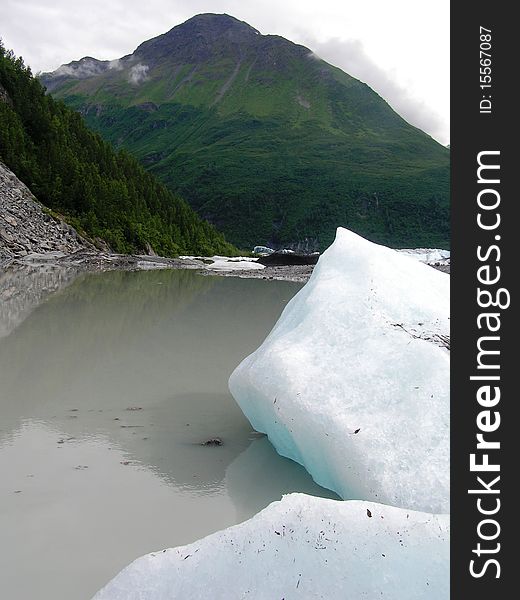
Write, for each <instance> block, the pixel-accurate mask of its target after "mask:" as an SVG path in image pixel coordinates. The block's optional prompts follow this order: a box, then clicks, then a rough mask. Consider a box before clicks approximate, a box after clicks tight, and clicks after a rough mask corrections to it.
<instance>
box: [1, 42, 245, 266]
mask: <svg viewBox="0 0 520 600" xmlns="http://www.w3.org/2000/svg"><path fill="white" fill-rule="evenodd" d="M0 159H1V160H2V161H3V162H4V163H5V164H6V165H7V166H8V167H9V168H10V169H11V170H12V171H13V172H14V173H15V174H16V175H17V176H18V177H19V178H20V179H21V180H22V181H23V182H24V183H25V184H26V185H27V186H28V187H29V188H30V189H31V191H32V192H33V193H34V194H35V195H36V197H37V198H38V199H39V200H40V201H41V202H42V203H43V204H45V205H46V206H47V207H49V208H51V209H54V210H55V211H58V212H60V213H62V214H63V215H64V217H65V218H66V219H67V220H69V222H71V224H73V225H75V226H76V227H79V228H80V229H81V230H83V231H85V232H86V233H87V234H88V235H90V236H91V237H93V238H95V237H99V238H102V239H104V240H105V241H107V242H108V243H109V244H110V246H111V247H112V248H113V249H114V250H116V251H119V252H145V251H149V250H150V248H151V249H153V250H155V252H156V253H159V254H162V255H167V256H172V255H175V254H178V253H192V252H193V253H196V254H199V253H200V254H214V253H219V254H221V253H235V252H236V250H235V248H233V247H232V246H231V245H230V244H228V243H227V242H226V241H225V240H224V237H223V236H222V234H220V233H218V232H217V231H216V230H215V229H214V228H213V226H211V225H210V224H209V223H207V222H204V221H203V220H202V219H201V218H200V217H199V216H198V215H196V214H195V213H194V212H193V210H192V209H191V208H190V207H189V206H188V205H187V204H186V203H185V202H184V201H183V200H181V199H180V198H179V197H177V196H176V195H174V194H173V193H172V192H171V191H170V190H168V189H167V188H166V187H165V186H164V184H162V183H159V181H157V179H156V178H155V177H154V176H153V175H151V174H150V173H148V172H147V171H146V170H145V169H144V168H143V167H142V166H141V165H140V164H139V163H138V162H137V161H136V159H134V158H132V157H131V156H129V155H128V154H127V153H126V152H123V151H121V152H118V153H116V152H115V151H114V150H113V149H112V147H111V146H110V144H108V143H107V142H106V141H103V139H102V138H101V137H100V136H99V135H98V134H96V133H93V132H92V131H90V130H89V129H88V128H87V127H86V125H85V124H84V122H83V120H82V119H81V117H80V115H78V114H77V113H76V112H75V111H73V110H71V109H70V108H68V107H67V106H65V105H64V104H63V103H62V102H59V101H56V100H54V99H53V98H52V97H51V96H47V95H45V93H44V89H43V88H42V86H41V84H40V82H39V81H38V80H37V79H34V78H33V77H32V75H31V72H30V70H29V69H27V68H26V67H25V65H24V64H23V61H22V60H21V59H17V58H15V57H14V55H13V54H12V53H11V52H8V51H6V50H5V49H4V48H3V46H2V45H1V44H0Z"/></svg>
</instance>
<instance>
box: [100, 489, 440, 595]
mask: <svg viewBox="0 0 520 600" xmlns="http://www.w3.org/2000/svg"><path fill="white" fill-rule="evenodd" d="M368 511H369V512H368ZM369 514H370V515H371V516H370V517H369ZM448 528H449V523H448V517H446V516H436V515H431V514H425V513H420V512H414V511H407V510H403V509H399V508H394V507H390V506H384V505H381V504H375V503H371V502H363V501H349V502H340V501H337V500H326V499H323V498H314V497H312V496H306V495H304V494H290V495H288V496H284V498H283V499H282V500H281V501H280V502H274V503H272V504H270V505H269V506H268V507H267V508H266V509H264V510H263V511H262V512H260V513H259V514H257V515H256V516H255V517H253V518H252V519H250V520H249V521H246V522H245V523H242V524H240V525H236V526H234V527H230V528H228V529H225V530H224V531H220V532H218V533H215V534H213V535H210V536H208V537H206V538H204V539H202V540H199V541H197V542H194V543H193V544H190V545H188V546H182V547H178V548H172V549H169V550H164V551H159V552H154V553H152V554H148V555H146V556H143V557H142V558H139V559H137V560H136V561H134V562H133V563H132V564H131V565H129V566H128V567H127V568H126V569H124V570H123V571H121V573H119V575H117V576H116V577H115V578H114V579H113V580H112V581H111V582H110V583H109V584H108V585H107V586H106V587H105V588H103V589H102V590H101V591H100V592H99V593H98V594H97V595H96V596H95V598H94V600H208V598H211V599H215V600H224V599H225V600H238V599H246V598H251V599H255V600H264V599H265V600H281V599H282V598H283V599H284V600H296V599H299V600H311V599H318V598H321V599H325V600H361V599H363V598H366V599H367V600H376V599H377V598H385V599H386V600H447V599H448V598H449V589H448V588H449V533H448Z"/></svg>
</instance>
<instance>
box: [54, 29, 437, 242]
mask: <svg viewBox="0 0 520 600" xmlns="http://www.w3.org/2000/svg"><path fill="white" fill-rule="evenodd" d="M259 37H260V38H261V39H259V38H257V39H259V44H260V46H259V48H256V46H255V44H254V43H251V44H250V45H248V44H249V42H248V43H247V44H246V45H245V46H244V47H243V48H242V50H241V57H240V59H238V58H237V57H236V56H234V55H233V52H230V51H229V48H228V47H227V46H226V43H225V42H224V41H217V42H216V46H215V47H214V48H213V51H212V56H211V57H210V58H205V59H204V60H200V58H199V57H197V56H195V57H194V60H193V61H192V62H187V61H186V60H184V61H181V60H177V59H176V58H175V53H174V54H173V55H172V54H168V53H167V52H165V53H164V55H165V57H166V58H164V56H162V57H161V58H160V59H158V60H156V61H155V62H154V60H153V53H151V57H148V58H147V57H146V53H147V51H148V49H147V47H144V48H143V49H142V50H141V51H140V52H141V54H143V55H144V58H140V59H139V60H141V61H142V62H143V63H145V62H146V63H147V64H148V63H149V64H151V68H150V69H149V73H148V79H147V80H146V81H143V82H142V83H140V84H139V85H132V84H130V83H129V82H128V68H129V67H128V68H126V69H123V70H121V71H107V72H106V73H104V74H102V75H98V76H97V77H94V78H89V79H85V80H82V81H80V82H70V81H69V82H67V83H66V84H65V85H64V86H62V87H60V88H58V89H57V90H56V91H55V93H56V94H57V95H58V96H59V97H62V98H63V99H65V101H66V102H67V103H68V104H69V105H71V106H73V107H75V108H77V109H78V110H81V111H82V112H83V113H84V115H85V118H86V121H87V123H88V124H89V125H90V126H91V127H92V128H94V129H96V130H97V131H99V132H100V133H101V134H102V135H103V136H104V137H105V138H106V139H108V140H110V141H111V142H112V143H114V144H115V145H116V146H118V147H124V148H126V149H128V150H129V151H130V152H132V153H133V154H135V155H136V156H137V157H138V158H139V159H140V160H141V161H142V162H143V164H144V165H145V166H147V168H148V169H149V170H151V171H152V172H153V173H155V174H156V175H158V176H159V178H161V179H162V180H163V181H164V182H165V183H167V185H168V186H169V187H170V188H171V189H174V190H176V191H179V192H180V193H181V194H182V195H184V196H185V197H186V198H187V199H188V201H189V202H190V203H191V205H192V206H193V207H194V208H195V209H196V210H197V211H198V212H199V213H200V214H202V215H203V216H205V217H207V218H209V219H210V220H211V221H212V222H214V223H215V224H216V225H217V226H218V227H220V228H222V229H223V230H224V231H225V232H226V234H227V236H228V238H229V239H231V240H232V241H233V242H235V243H236V244H239V245H251V244H253V243H265V242H271V243H273V242H292V241H297V240H303V239H305V238H311V239H317V240H318V243H319V245H320V246H321V247H324V246H326V245H327V244H328V243H329V242H330V241H331V239H332V237H333V235H334V230H335V227H336V226H338V225H344V226H347V227H350V228H352V229H354V230H355V231H358V232H360V233H362V234H364V235H366V236H368V237H369V238H371V239H373V240H375V241H380V242H384V243H389V244H394V245H397V246H442V247H447V246H448V244H449V221H448V218H449V217H448V213H449V211H448V198H449V152H448V150H446V149H445V148H443V147H442V146H440V145H439V144H437V143H436V142H435V141H434V140H432V139H431V138H430V137H429V136H427V135H426V134H424V133H423V132H421V131H419V130H417V129H416V128H414V127H412V126H410V125H409V124H407V123H406V122H405V121H404V120H403V119H401V117H399V116H398V115H397V114H396V113H395V112H394V111H393V110H392V109H391V108H390V107H389V106H388V105H387V104H386V103H385V102H384V101H383V100H382V99H381V98H380V97H379V96H378V95H377V94H376V93H375V92H373V91H372V90H371V89H370V88H369V87H368V86H366V85H365V84H363V83H361V82H359V81H357V80H355V79H353V78H352V77H350V76H348V75H347V74H345V73H343V72H342V71H341V70H339V69H336V68H334V67H332V66H330V65H328V64H326V63H324V62H323V61H321V60H319V59H316V58H313V57H310V56H309V55H308V52H307V51H306V50H305V49H302V48H301V47H300V46H296V45H294V44H291V43H290V42H287V41H286V40H283V39H281V38H276V37H275V36H259ZM219 44H220V45H219ZM244 48H245V49H244ZM153 51H154V52H157V49H156V48H153ZM149 53H150V51H149ZM136 60H137V59H136ZM226 84H227V85H228V86H229V87H226ZM223 90H225V93H223ZM147 103H154V104H155V106H150V105H149V104H147Z"/></svg>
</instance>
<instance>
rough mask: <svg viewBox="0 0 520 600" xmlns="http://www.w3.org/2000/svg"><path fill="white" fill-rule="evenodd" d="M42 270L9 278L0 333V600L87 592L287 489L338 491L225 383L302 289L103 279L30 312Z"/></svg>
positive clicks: (80, 281) (137, 276) (75, 286)
mask: <svg viewBox="0 0 520 600" xmlns="http://www.w3.org/2000/svg"><path fill="white" fill-rule="evenodd" d="M37 276H38V275H37V274H33V275H30V274H24V275H23V277H21V278H20V277H18V278H17V281H18V283H17V284H16V285H19V282H20V280H21V281H22V283H23V284H26V285H25V287H24V289H23V290H21V291H20V290H18V292H19V295H18V296H17V295H16V293H15V294H13V293H11V292H9V294H8V296H9V299H10V300H9V311H10V313H11V314H10V316H9V319H8V320H9V323H8V325H6V324H4V326H3V328H2V326H1V325H2V324H0V332H2V334H3V337H0V418H1V420H0V473H1V479H0V532H1V534H0V598H9V600H18V599H20V600H26V599H27V600H29V599H31V600H32V599H34V598H38V599H40V600H46V599H49V600H50V599H53V600H74V599H76V598H77V599H83V598H85V599H86V598H90V597H91V595H92V594H93V593H94V592H95V591H97V589H99V588H100V587H101V586H102V585H104V584H105V583H106V582H107V581H108V580H109V579H110V578H111V577H112V576H113V575H115V573H116V572H117V571H118V570H120V569H121V568H122V567H123V566H125V565H126V564H128V563H129V562H130V561H131V560H133V559H134V558H137V557H138V556H140V555H142V554H144V553H147V552H151V551H153V550H158V549H160V548H164V547H169V546H175V545H179V544H186V543H189V542H192V541H193V540H195V539H197V538H200V537H203V536H205V535H207V534H209V533H212V532H213V531H216V530H218V529H222V528H224V527H227V526H229V525H233V524H235V523H238V522H240V521H243V520H245V519H247V518H249V517H251V516H252V515H253V514H255V513H256V512H258V511H259V510H261V509H262V508H263V507H265V506H266V505H267V504H269V503H270V502H271V501H273V500H278V499H279V498H280V497H281V496H282V494H284V493H288V492H290V491H303V492H306V493H311V494H315V495H326V496H329V497H333V495H332V494H331V493H329V492H327V491H325V490H323V489H322V488H320V487H319V486H317V485H315V484H314V483H313V481H312V480H311V478H310V477H309V476H308V475H307V473H306V472H305V471H304V469H302V468H301V467H300V466H298V465H296V464H295V463H293V462H291V461H289V460H286V459H284V458H281V457H280V456H278V455H277V454H276V452H275V451H274V450H273V448H272V447H271V446H270V444H269V442H268V441H267V439H266V438H264V437H260V436H259V435H258V434H256V433H254V432H253V431H252V429H251V427H250V425H249V423H248V422H247V421H246V419H245V418H244V417H243V415H242V413H241V411H240V410H239V408H238V407H237V406H236V404H235V402H234V400H233V398H232V397H231V396H230V394H229V392H228V389H227V380H228V377H229V375H230V374H231V372H232V370H233V369H234V367H235V366H236V365H237V364H238V363H239V362H240V360H241V359H242V358H244V357H245V356H246V355H247V354H248V353H250V352H251V351H253V350H254V349H255V348H256V347H257V346H258V345H259V344H260V343H261V342H262V340H263V339H264V337H265V336H266V335H267V333H268V332H269V331H270V329H271V327H272V326H273V325H274V323H275V321H276V319H277V318H278V316H279V314H280V313H281V311H282V310H283V308H284V306H285V304H286V303H287V302H288V300H289V299H290V298H291V297H292V296H293V295H294V294H295V293H296V292H297V290H298V289H299V288H300V285H299V284H294V283H288V282H276V281H269V282H267V281H262V280H250V279H249V280H247V279H235V278H220V277H202V276H199V275H196V274H195V273H193V272H191V271H152V272H138V273H128V272H112V273H103V274H91V275H83V276H80V277H79V278H77V279H75V280H74V281H72V283H71V281H70V278H62V280H63V281H62V283H60V285H59V286H57V287H58V288H59V287H62V289H61V290H58V291H56V292H54V293H53V294H51V295H49V296H47V297H45V296H46V294H45V293H39V295H38V298H37V302H36V301H35V302H33V303H32V304H31V299H30V298H29V300H28V299H27V297H26V296H27V294H28V290H30V289H33V287H41V286H34V285H32V284H33V283H34V281H33V280H31V277H37ZM15 279H16V278H15ZM60 281H61V280H60ZM0 283H1V282H0ZM63 286H68V287H64V288H63ZM4 287H5V286H4ZM48 287H52V286H48ZM6 294H7V293H6ZM24 294H25V296H24ZM6 297H7V296H6ZM17 302H19V303H20V304H23V311H21V316H20V315H18V314H16V315H15V316H14V317H13V315H12V312H13V307H14V309H16V304H17ZM37 303H40V304H39V305H38V306H34V304H37ZM6 306H7V304H6ZM4 312H5V311H4ZM15 312H16V311H15ZM1 316H2V314H0V317H1ZM4 316H5V315H4ZM216 437H218V438H220V439H222V441H223V445H222V446H203V445H201V443H203V442H204V441H206V440H208V439H211V438H216Z"/></svg>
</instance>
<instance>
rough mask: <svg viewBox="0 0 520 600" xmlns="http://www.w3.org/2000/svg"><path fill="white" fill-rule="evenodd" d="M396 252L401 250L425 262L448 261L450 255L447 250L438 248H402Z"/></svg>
mask: <svg viewBox="0 0 520 600" xmlns="http://www.w3.org/2000/svg"><path fill="white" fill-rule="evenodd" d="M397 252H402V253H403V254H406V255H408V256H411V257H412V258H415V259H417V260H420V261H421V262H424V263H427V264H432V263H436V262H438V263H442V264H444V263H448V262H449V261H450V255H451V253H450V251H449V250H440V249H439V248H404V249H402V250H398V251H397Z"/></svg>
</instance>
